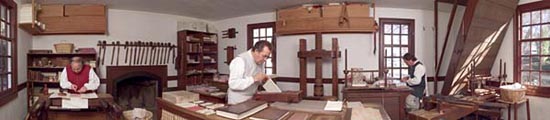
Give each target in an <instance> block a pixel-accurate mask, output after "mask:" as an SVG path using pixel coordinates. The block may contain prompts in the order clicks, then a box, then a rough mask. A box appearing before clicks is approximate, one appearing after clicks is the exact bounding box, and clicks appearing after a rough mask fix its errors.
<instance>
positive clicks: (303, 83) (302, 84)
mask: <svg viewBox="0 0 550 120" xmlns="http://www.w3.org/2000/svg"><path fill="white" fill-rule="evenodd" d="M300 52H306V40H305V39H300ZM306 62H307V60H306V58H305V57H300V90H301V91H302V92H303V93H304V94H307V79H306V77H307V63H306ZM304 96H307V95H304Z"/></svg>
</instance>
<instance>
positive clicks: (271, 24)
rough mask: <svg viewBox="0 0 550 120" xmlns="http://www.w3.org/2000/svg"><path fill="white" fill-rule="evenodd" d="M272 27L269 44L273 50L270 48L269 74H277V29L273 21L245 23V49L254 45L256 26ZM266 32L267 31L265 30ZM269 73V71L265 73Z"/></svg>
mask: <svg viewBox="0 0 550 120" xmlns="http://www.w3.org/2000/svg"><path fill="white" fill-rule="evenodd" d="M269 27H271V28H273V31H272V32H273V33H272V34H271V35H272V36H271V44H272V47H273V50H271V57H270V58H271V63H272V66H271V70H272V71H271V74H277V35H275V30H276V29H277V28H276V27H275V22H264V23H254V24H248V25H247V30H246V31H247V34H246V36H247V41H246V44H247V50H248V49H250V48H252V46H254V35H253V34H254V31H253V30H254V29H258V28H269ZM266 32H267V31H266ZM266 74H269V73H266Z"/></svg>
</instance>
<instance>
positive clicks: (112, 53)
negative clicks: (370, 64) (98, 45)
mask: <svg viewBox="0 0 550 120" xmlns="http://www.w3.org/2000/svg"><path fill="white" fill-rule="evenodd" d="M111 45H112V46H113V49H112V51H113V52H111V65H113V62H115V49H116V45H115V42H114V41H113V42H111Z"/></svg>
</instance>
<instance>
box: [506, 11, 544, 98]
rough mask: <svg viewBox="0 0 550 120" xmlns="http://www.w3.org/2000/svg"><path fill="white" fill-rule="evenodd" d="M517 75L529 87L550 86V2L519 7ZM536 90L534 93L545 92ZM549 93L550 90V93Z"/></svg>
mask: <svg viewBox="0 0 550 120" xmlns="http://www.w3.org/2000/svg"><path fill="white" fill-rule="evenodd" d="M517 15H518V16H517V18H516V20H517V22H516V23H515V25H516V27H515V31H516V33H515V34H516V37H515V38H516V39H517V40H516V42H515V44H516V50H515V55H516V56H515V58H514V59H516V63H517V64H515V65H516V66H517V67H516V69H519V70H516V73H515V78H516V80H519V81H518V82H521V83H522V84H524V85H528V86H530V88H535V89H537V88H539V87H547V88H548V87H550V3H548V2H534V3H529V4H525V5H521V6H519V7H518V14H517ZM538 92H539V90H535V92H531V94H532V95H537V94H540V93H542V92H543V91H540V93H538ZM548 95H550V93H549V94H548Z"/></svg>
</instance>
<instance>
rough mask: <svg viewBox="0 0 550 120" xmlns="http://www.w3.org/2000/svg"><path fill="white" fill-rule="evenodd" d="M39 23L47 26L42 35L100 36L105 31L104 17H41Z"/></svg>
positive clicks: (105, 22)
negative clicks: (85, 34) (80, 34)
mask: <svg viewBox="0 0 550 120" xmlns="http://www.w3.org/2000/svg"><path fill="white" fill-rule="evenodd" d="M41 21H42V22H43V23H44V24H46V25H47V26H46V29H45V30H44V32H43V34H60V33H62V34H74V33H88V34H93V33H95V34H101V33H105V32H106V31H107V30H106V29H107V19H106V17H105V16H71V17H43V18H41Z"/></svg>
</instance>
